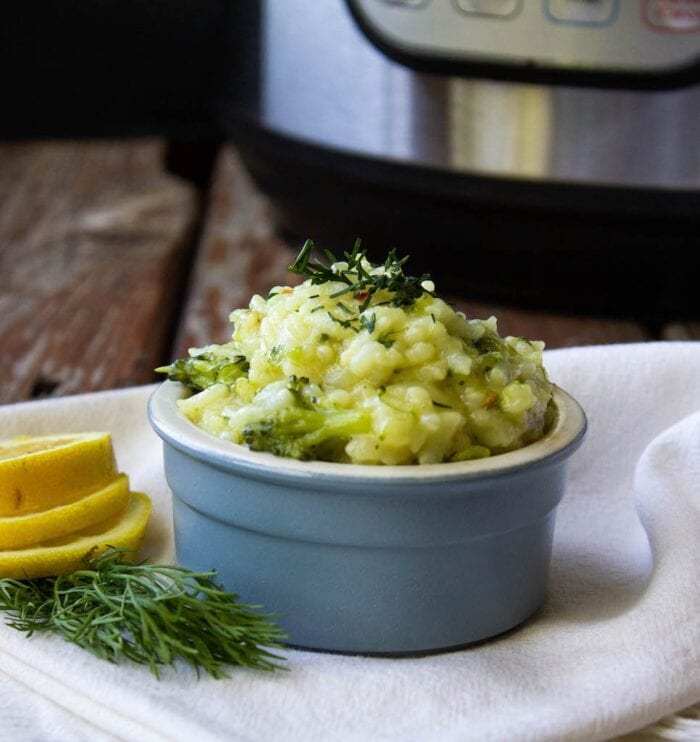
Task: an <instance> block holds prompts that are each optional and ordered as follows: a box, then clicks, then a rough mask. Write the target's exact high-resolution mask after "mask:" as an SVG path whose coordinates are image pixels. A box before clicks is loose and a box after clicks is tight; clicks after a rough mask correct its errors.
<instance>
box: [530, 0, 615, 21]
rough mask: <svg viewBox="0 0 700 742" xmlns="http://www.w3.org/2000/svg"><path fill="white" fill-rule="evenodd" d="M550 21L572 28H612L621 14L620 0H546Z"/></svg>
mask: <svg viewBox="0 0 700 742" xmlns="http://www.w3.org/2000/svg"><path fill="white" fill-rule="evenodd" d="M544 13H545V15H546V16H547V17H548V18H549V20H551V21H554V22H555V23H563V24H566V25H572V26H610V25H611V24H613V23H614V22H615V21H616V20H617V17H618V15H619V13H620V0H544Z"/></svg>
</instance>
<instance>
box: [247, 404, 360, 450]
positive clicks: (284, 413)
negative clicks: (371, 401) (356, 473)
mask: <svg viewBox="0 0 700 742" xmlns="http://www.w3.org/2000/svg"><path fill="white" fill-rule="evenodd" d="M370 425H371V415H370V413H369V411H367V410H323V409H306V408H303V407H296V406H295V407H288V408H286V409H283V410H280V411H279V412H277V413H276V414H275V415H274V416H273V417H272V418H269V419H265V420H259V421H256V422H254V423H249V424H248V425H247V426H246V427H245V428H244V429H243V441H244V442H245V444H246V445H247V446H248V447H249V448H251V449H252V450H253V451H268V452H269V453H273V454H275V455H276V456H287V457H290V458H293V459H301V460H305V461H306V460H309V459H317V460H334V461H339V460H342V459H343V453H344V451H343V449H344V447H345V444H346V443H347V441H348V439H349V438H350V436H352V435H357V434H359V433H366V432H368V431H369V429H370Z"/></svg>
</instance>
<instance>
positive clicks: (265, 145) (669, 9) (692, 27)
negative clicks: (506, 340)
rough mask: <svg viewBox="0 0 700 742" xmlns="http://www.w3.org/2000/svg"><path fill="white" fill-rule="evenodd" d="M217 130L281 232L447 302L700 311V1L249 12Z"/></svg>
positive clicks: (316, 5)
mask: <svg viewBox="0 0 700 742" xmlns="http://www.w3.org/2000/svg"><path fill="white" fill-rule="evenodd" d="M234 15H235V18H234V24H233V27H234V34H233V36H234V39H233V48H234V57H235V58H234V62H233V66H234V69H235V71H236V74H235V75H234V76H233V77H232V79H231V82H230V88H229V89H228V91H227V93H226V94H225V95H223V96H222V97H221V99H220V100H219V101H218V110H217V114H216V115H217V119H218V121H219V122H220V123H221V126H222V127H223V130H224V131H225V132H226V134H227V135H229V136H231V137H232V138H233V139H234V140H235V141H236V143H237V145H238V146H239V147H240V150H241V152H242V156H243V158H244V161H245V163H246V164H247V166H248V168H249V169H250V171H251V172H252V174H253V176H254V177H255V178H256V180H257V181H258V183H259V184H260V186H261V187H262V189H263V190H264V191H265V192H266V193H267V194H268V195H269V196H270V198H271V199H272V202H273V204H274V207H275V211H276V214H277V217H278V219H279V223H280V225H281V227H282V228H283V229H285V230H287V231H288V232H290V233H291V234H293V235H296V236H298V237H299V238H301V237H307V236H308V237H312V238H314V239H315V240H316V241H317V242H319V243H321V244H322V245H324V246H327V247H331V248H333V249H340V250H342V249H343V248H349V247H350V246H351V245H352V243H353V241H354V239H355V238H356V237H358V236H359V237H362V238H363V240H364V244H365V246H366V247H367V248H368V250H369V253H370V255H372V254H373V253H374V254H376V255H378V256H381V255H382V254H384V253H385V252H386V250H387V249H388V248H391V247H396V248H397V250H398V251H399V252H401V253H404V254H405V253H410V254H411V256H412V257H411V266H412V267H413V268H414V269H415V270H424V269H426V270H429V271H430V272H431V273H432V274H433V275H434V277H436V278H437V279H438V280H439V281H440V288H441V289H443V290H444V289H448V290H456V291H457V290H458V291H460V292H461V293H462V294H464V295H467V296H471V297H473V298H475V299H485V300H498V301H505V302H517V303H520V304H523V303H524V304H529V305H532V306H542V307H547V308H550V309H551V308H553V307H560V308H562V309H564V310H568V309H571V310H576V311H592V312H606V313H616V314H630V315H634V316H637V317H639V316H643V315H646V316H648V317H649V318H653V317H656V318H667V317H671V316H673V317H680V316H687V315H697V314H698V309H700V303H699V302H698V300H697V289H696V280H695V278H694V276H693V275H692V271H690V270H689V265H690V264H691V263H690V261H691V260H692V259H693V257H694V255H693V253H694V250H695V248H696V246H697V245H698V226H699V223H698V222H699V212H700V209H699V206H700V200H699V199H698V187H699V186H700V95H699V89H698V81H699V80H700V63H699V60H700V0H678V1H674V0H641V1H640V0H323V2H318V0H261V1H260V2H257V3H239V4H238V5H237V8H236V10H235V14H234Z"/></svg>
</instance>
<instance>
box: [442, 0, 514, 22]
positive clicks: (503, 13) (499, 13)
mask: <svg viewBox="0 0 700 742" xmlns="http://www.w3.org/2000/svg"><path fill="white" fill-rule="evenodd" d="M456 5H457V7H458V8H459V10H461V11H462V12H463V13H467V14H468V15H480V16H487V17H489V18H512V17H513V16H515V15H517V14H518V13H519V12H520V8H521V5H522V0H456Z"/></svg>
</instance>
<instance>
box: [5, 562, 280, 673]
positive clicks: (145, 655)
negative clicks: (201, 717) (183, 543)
mask: <svg viewBox="0 0 700 742" xmlns="http://www.w3.org/2000/svg"><path fill="white" fill-rule="evenodd" d="M127 553H128V551H127V550H124V549H115V548H110V549H108V550H106V551H105V552H103V553H102V554H100V555H98V556H91V555H89V554H88V555H86V558H85V569H81V570H78V571H76V572H72V573H71V574H68V575H64V576H62V577H45V578H41V579H36V580H14V579H9V578H5V579H0V611H5V612H7V613H8V618H9V620H8V622H7V623H8V624H9V625H10V626H12V627H13V628H15V629H18V630H20V631H24V632H25V633H26V634H27V636H31V635H32V634H34V633H42V632H52V633H57V634H60V635H61V636H63V637H64V638H65V639H66V640H67V641H69V642H72V643H74V644H77V645H78V646H80V647H82V648H83V649H87V650H89V651H90V652H92V653H93V654H94V655H96V656H97V657H100V658H101V659H104V660H108V661H109V662H118V661H119V660H121V659H123V660H129V661H132V662H136V663H138V664H142V665H148V666H149V668H150V669H151V671H152V672H153V674H154V675H155V676H156V677H159V668H160V667H161V666H163V665H174V664H175V661H176V660H177V659H180V660H183V661H184V662H185V663H187V664H189V665H190V666H191V667H193V668H194V669H195V670H196V672H197V675H199V674H200V672H201V671H204V672H207V673H209V675H211V676H212V677H214V678H224V677H228V674H227V672H226V671H225V669H224V667H225V666H226V665H241V666H243V667H252V668H258V669H262V670H273V669H276V668H278V667H280V666H279V665H278V664H277V662H276V660H280V659H282V658H281V657H279V656H277V655H275V654H273V653H271V652H270V651H269V649H273V648H276V647H279V646H280V643H281V642H283V641H284V640H285V638H286V637H285V635H284V634H283V633H282V631H281V630H280V629H279V628H278V627H277V626H276V625H275V624H274V623H272V622H271V621H270V617H269V616H265V615H261V614H259V613H256V612H255V610H254V609H255V608H256V607H255V606H248V605H244V604H242V603H239V602H238V596H237V595H235V594H234V593H229V592H226V591H224V590H223V589H222V588H221V587H219V586H218V585H217V584H216V583H215V582H214V580H213V578H214V576H215V572H193V571H191V570H188V569H185V568H183V567H178V566H173V565H167V564H147V563H145V562H132V561H129V560H128V559H127Z"/></svg>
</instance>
